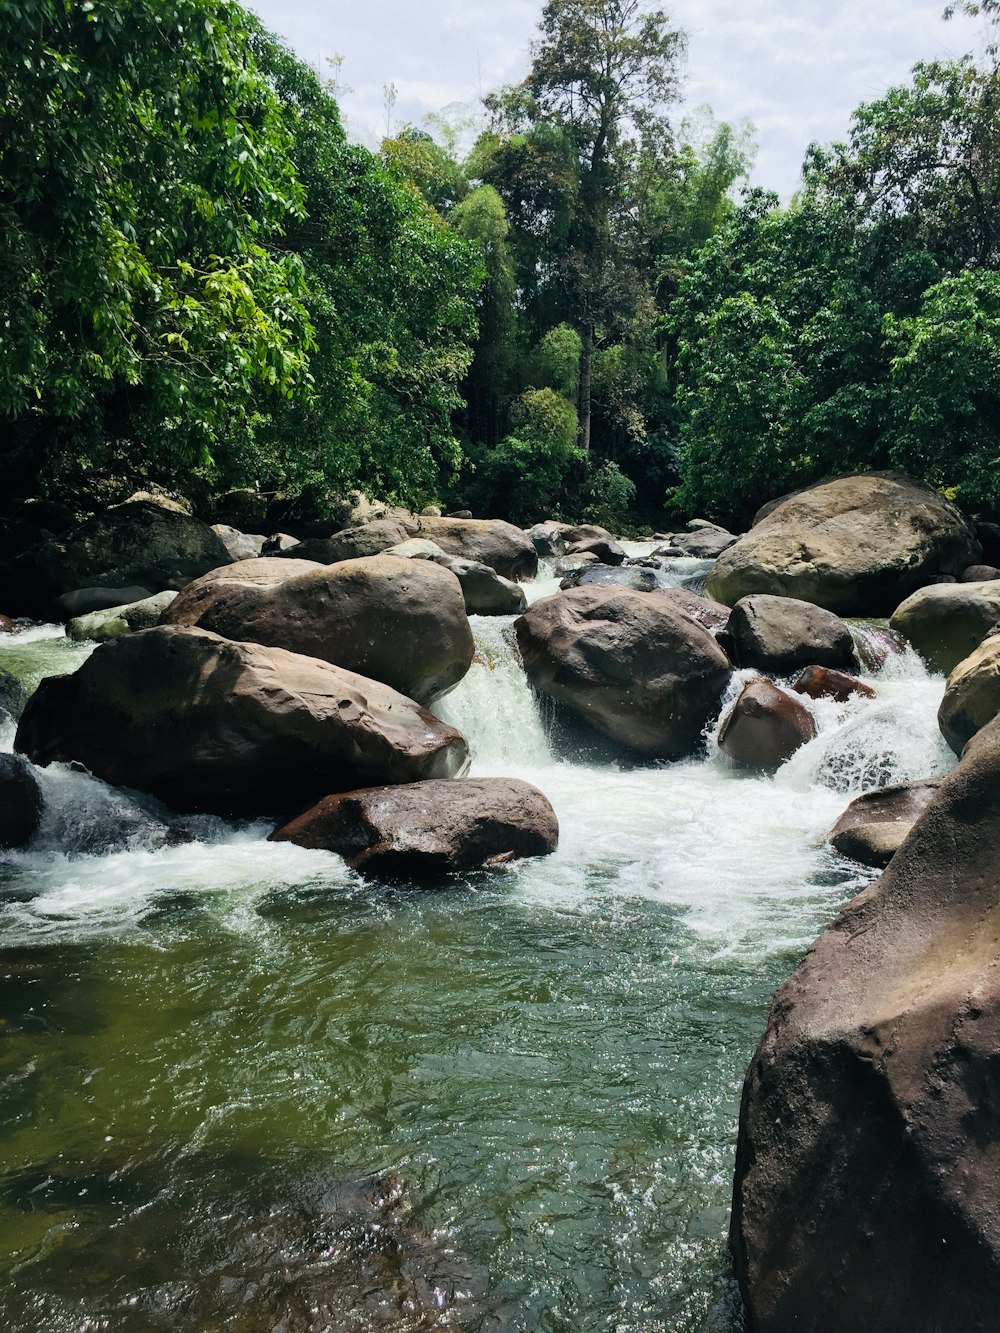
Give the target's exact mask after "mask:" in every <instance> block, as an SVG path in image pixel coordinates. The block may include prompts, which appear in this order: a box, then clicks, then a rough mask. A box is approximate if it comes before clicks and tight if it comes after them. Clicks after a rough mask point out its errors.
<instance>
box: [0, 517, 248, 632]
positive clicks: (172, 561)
mask: <svg viewBox="0 0 1000 1333" xmlns="http://www.w3.org/2000/svg"><path fill="white" fill-rule="evenodd" d="M231 563H232V557H231V556H230V554H229V552H228V551H227V550H226V548H225V546H224V545H223V544H222V542H221V540H220V539H219V537H218V536H217V535H216V534H215V533H214V532H213V531H212V529H211V528H210V527H209V526H208V524H207V523H202V522H201V521H200V520H199V519H197V518H192V517H191V515H190V514H184V513H180V512H178V511H177V510H173V509H164V508H163V507H162V505H159V504H154V503H152V502H150V501H146V500H140V501H137V502H135V503H134V504H124V505H119V506H118V507H117V508H115V509H109V510H108V511H107V513H104V514H98V516H97V517H96V518H92V519H89V520H88V521H87V522H86V523H82V524H80V526H79V527H76V528H72V529H71V530H70V531H69V532H67V533H64V534H63V535H62V536H60V537H58V538H56V537H53V538H51V539H50V540H48V541H43V542H39V543H38V544H37V545H35V546H31V547H29V548H28V550H26V551H23V552H22V553H21V554H20V555H18V556H16V557H15V558H14V559H13V560H11V561H9V562H8V563H7V565H6V567H5V568H3V569H2V570H0V585H2V586H3V589H4V598H5V601H4V605H5V608H6V610H7V611H8V612H9V613H11V614H12V615H18V616H20V615H23V616H33V617H35V618H37V619H43V618H44V617H46V616H47V615H49V614H50V613H51V608H52V603H53V602H54V601H55V599H56V598H57V597H59V596H61V594H63V593H67V592H72V591H74V589H76V588H122V587H126V586H128V587H132V588H136V587H137V588H139V589H143V590H145V591H146V593H147V594H149V593H157V592H165V591H166V590H167V589H174V590H177V589H179V588H183V587H184V586H185V585H186V584H188V583H190V582H191V580H192V579H195V578H197V577H198V576H199V575H201V574H204V573H206V572H207V571H208V570H210V569H215V568H217V567H218V566H219V565H228V564H231ZM139 595H140V596H141V595H142V594H141V592H140V594H139ZM126 600H128V601H135V600H136V597H135V595H132V596H130V597H129V598H127V599H126ZM83 609H93V608H81V609H77V610H76V611H71V612H70V613H69V614H70V615H74V614H75V615H79V614H81V612H82V610H83ZM67 618H68V617H67Z"/></svg>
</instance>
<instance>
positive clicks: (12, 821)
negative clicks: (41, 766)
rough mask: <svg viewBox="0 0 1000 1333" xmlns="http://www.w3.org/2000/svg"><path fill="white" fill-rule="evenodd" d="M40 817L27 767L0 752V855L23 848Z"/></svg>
mask: <svg viewBox="0 0 1000 1333" xmlns="http://www.w3.org/2000/svg"><path fill="white" fill-rule="evenodd" d="M41 816H42V793H41V791H40V790H39V787H38V783H37V781H36V780H35V775H34V773H32V771H31V765H30V764H29V763H27V761H26V760H24V759H22V758H21V756H20V755H16V754H5V753H3V752H0V851H15V850H17V849H18V848H20V847H26V846H27V845H28V843H29V842H30V841H31V839H32V838H33V837H34V835H35V831H36V830H37V828H38V823H39V820H40V819H41Z"/></svg>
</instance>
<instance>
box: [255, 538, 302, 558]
mask: <svg viewBox="0 0 1000 1333" xmlns="http://www.w3.org/2000/svg"><path fill="white" fill-rule="evenodd" d="M301 545H302V543H301V542H300V541H299V539H298V537H293V536H292V534H291V533H290V532H273V533H272V534H271V536H270V537H268V538H267V539H266V540H265V542H264V545H263V546H262V547H261V548H260V554H261V555H264V556H271V555H283V554H284V552H285V551H290V550H291V549H292V548H293V547H294V546H301Z"/></svg>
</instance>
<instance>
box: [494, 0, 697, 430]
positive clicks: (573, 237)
mask: <svg viewBox="0 0 1000 1333" xmlns="http://www.w3.org/2000/svg"><path fill="white" fill-rule="evenodd" d="M539 28H540V38H539V40H538V41H537V42H536V43H535V45H534V47H533V49H532V64H531V69H530V72H529V74H528V76H527V78H526V79H525V80H524V82H523V83H522V84H521V85H519V86H518V87H517V88H514V89H510V90H507V91H506V92H505V93H502V94H499V95H497V96H495V97H493V98H491V99H487V105H488V106H489V108H490V109H491V111H492V112H493V116H494V130H495V134H496V139H497V140H498V141H499V142H494V144H493V145H492V146H487V145H484V147H485V148H486V153H489V151H490V147H492V156H493V157H494V158H497V157H499V158H500V159H501V169H502V162H503V158H504V157H505V156H507V154H505V153H504V152H503V149H504V148H507V147H510V148H513V149H514V150H515V151H516V150H518V149H522V150H523V149H532V148H535V147H536V145H538V146H544V148H545V149H547V156H548V158H549V161H548V162H545V161H544V160H543V162H542V165H543V166H545V167H546V168H548V170H547V172H546V175H547V176H548V178H549V181H548V182H544V181H542V182H540V184H541V185H542V188H541V189H537V190H536V191H535V192H534V194H533V195H532V194H525V195H523V196H522V199H521V200H519V201H518V203H519V204H520V205H521V207H522V208H523V207H524V206H525V205H529V206H530V204H531V203H532V202H534V209H533V210H532V211H533V216H528V217H526V218H525V224H526V227H527V229H528V230H529V231H530V232H532V233H533V234H534V235H535V236H536V237H543V236H544V237H545V238H546V240H547V242H548V251H549V254H548V256H547V258H548V260H549V263H550V265H551V266H552V271H551V277H550V281H553V282H555V283H557V284H558V285H559V286H560V287H561V289H562V295H563V299H564V302H565V312H566V314H567V315H568V322H570V323H571V324H572V325H573V326H574V327H575V328H576V329H577V331H578V333H579V334H580V339H581V357H580V383H579V414H580V442H581V445H582V447H583V448H584V450H588V449H589V447H590V435H591V378H592V366H593V353H594V343H595V331H596V329H597V327H598V325H599V323H600V322H601V320H602V319H604V318H606V317H607V316H608V314H609V313H610V312H611V310H612V307H613V306H614V303H615V298H616V296H617V295H619V294H620V292H621V282H620V281H616V278H619V277H620V276H621V272H620V270H621V269H622V268H623V267H625V266H622V265H619V266H618V268H619V272H617V273H616V259H618V258H619V256H620V252H621V243H620V236H619V235H618V232H617V228H616V226H615V219H616V214H618V215H620V214H621V212H622V205H623V203H624V201H625V197H626V195H627V193H628V191H627V178H628V172H629V167H630V164H631V162H632V160H633V159H634V157H635V155H636V154H637V152H638V151H639V147H640V145H642V146H644V147H645V148H646V149H647V151H650V152H652V153H655V154H661V155H662V154H664V153H666V152H667V151H668V149H669V147H670V144H671V136H670V128H669V123H668V121H667V119H666V109H667V107H668V106H669V104H670V103H671V102H672V101H673V100H674V99H675V97H676V95H677V67H678V62H679V58H680V54H681V51H682V49H683V39H682V38H681V35H680V34H679V33H678V32H677V31H676V30H674V29H673V28H671V27H670V24H669V22H668V19H667V16H666V14H665V13H664V12H663V11H662V10H651V11H650V10H647V9H645V8H644V7H643V6H642V5H641V4H640V0H549V3H547V4H546V5H545V7H544V9H543V11H542V18H541V22H540V25H539ZM541 129H544V130H545V131H547V135H546V134H539V133H538V131H539V130H541ZM505 139H506V141H507V143H506V144H505V143H504V140H505ZM511 141H513V142H511ZM536 152H537V149H536ZM485 155H486V154H484V156H485ZM553 167H555V168H557V169H559V168H562V169H563V171H567V169H568V171H567V174H571V177H572V185H571V186H570V184H569V182H568V181H567V182H565V184H563V185H562V188H560V185H559V183H558V182H557V179H556V178H555V173H554V172H553V170H552V168H553ZM499 174H500V173H498V175H499ZM521 174H522V176H523V175H524V174H525V173H524V172H523V171H522V173H521ZM487 178H488V179H489V178H490V177H489V176H487ZM549 182H551V184H549ZM493 183H494V184H497V188H498V189H500V190H501V193H504V191H503V187H502V184H501V183H500V181H499V180H494V181H493ZM546 185H548V189H549V191H551V189H552V186H553V185H554V187H555V192H556V193H557V194H558V195H559V207H557V208H551V209H550V208H547V207H545V201H544V195H545V193H546ZM506 201H507V197H506V195H505V202H506ZM512 216H513V213H512Z"/></svg>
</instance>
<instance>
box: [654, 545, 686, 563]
mask: <svg viewBox="0 0 1000 1333" xmlns="http://www.w3.org/2000/svg"><path fill="white" fill-rule="evenodd" d="M653 555H654V556H655V557H656V559H657V560H682V559H685V558H686V553H685V552H684V551H682V550H681V548H680V547H679V546H674V544H673V542H672V541H671V542H667V543H666V545H664V546H658V547H657V548H656V550H655V551H654V552H653Z"/></svg>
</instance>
